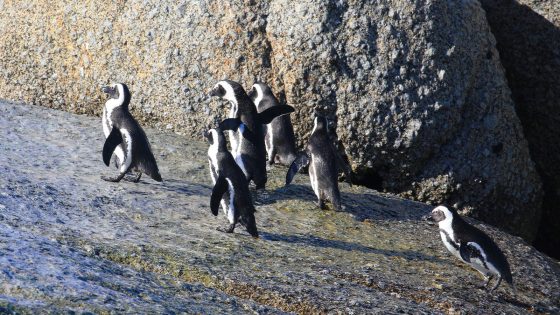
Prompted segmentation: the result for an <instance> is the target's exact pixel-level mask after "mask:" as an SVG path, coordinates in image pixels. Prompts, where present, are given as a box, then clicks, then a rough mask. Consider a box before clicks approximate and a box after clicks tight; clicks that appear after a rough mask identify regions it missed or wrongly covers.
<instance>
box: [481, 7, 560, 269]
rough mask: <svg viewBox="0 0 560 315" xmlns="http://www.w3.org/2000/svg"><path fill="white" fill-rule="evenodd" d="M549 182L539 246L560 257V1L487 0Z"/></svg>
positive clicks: (536, 153) (513, 87)
mask: <svg viewBox="0 0 560 315" xmlns="http://www.w3.org/2000/svg"><path fill="white" fill-rule="evenodd" d="M481 3H482V5H483V7H484V9H485V10H486V13H487V18H488V22H489V23H490V26H491V28H492V32H493V33H494V35H495V36H496V40H497V48H498V50H499V52H500V57H501V58H500V59H501V62H502V64H503V65H504V68H505V70H506V74H507V79H508V83H509V87H510V88H511V91H512V97H513V100H514V101H515V106H516V109H517V114H518V116H519V119H520V120H521V123H522V125H523V130H524V134H525V136H526V137H527V141H528V142H529V149H530V152H531V157H532V159H533V161H535V164H536V167H537V170H538V172H539V174H540V175H541V178H542V180H543V190H544V200H543V216H542V220H541V222H542V223H541V226H540V227H539V231H538V236H537V239H536V243H535V244H536V246H538V248H539V249H541V250H543V251H546V252H547V253H549V254H550V255H554V256H555V257H556V258H557V259H560V163H558V161H560V128H558V125H559V122H560V1H557V0H546V1H540V0H517V1H504V0H482V1H481Z"/></svg>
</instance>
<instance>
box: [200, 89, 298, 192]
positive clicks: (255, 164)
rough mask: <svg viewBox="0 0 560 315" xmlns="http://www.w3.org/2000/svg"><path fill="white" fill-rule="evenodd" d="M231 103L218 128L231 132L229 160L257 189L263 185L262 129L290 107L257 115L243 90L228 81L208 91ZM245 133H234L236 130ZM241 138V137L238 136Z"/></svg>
mask: <svg viewBox="0 0 560 315" xmlns="http://www.w3.org/2000/svg"><path fill="white" fill-rule="evenodd" d="M209 95H210V96H217V97H220V98H222V99H225V100H228V101H229V102H230V103H231V110H230V115H229V117H230V118H228V119H226V120H224V121H223V122H222V123H221V124H220V128H221V129H222V130H231V131H232V132H231V133H230V141H231V148H232V154H233V157H234V159H235V161H236V163H237V165H239V167H240V168H241V170H242V171H243V173H244V174H245V176H246V178H247V181H253V182H254V183H255V186H256V188H257V189H263V188H264V187H265V185H266V180H267V176H266V151H265V150H266V149H265V144H264V133H263V131H262V125H263V124H268V123H270V122H271V121H272V119H274V118H275V117H277V116H280V115H284V114H287V113H291V112H293V111H294V109H293V108H292V107H291V106H287V105H283V106H275V107H272V108H269V109H268V110H265V111H263V112H262V113H258V112H257V109H256V107H255V104H254V103H253V101H252V100H251V99H250V98H249V96H248V95H247V93H246V92H245V90H244V89H243V87H242V86H241V85H240V84H239V83H237V82H235V81H231V80H223V81H220V82H218V83H217V84H216V86H215V87H214V88H213V89H212V91H210V93H209ZM241 126H243V128H245V129H246V130H243V131H241V130H238V129H239V128H241ZM242 135H244V136H242Z"/></svg>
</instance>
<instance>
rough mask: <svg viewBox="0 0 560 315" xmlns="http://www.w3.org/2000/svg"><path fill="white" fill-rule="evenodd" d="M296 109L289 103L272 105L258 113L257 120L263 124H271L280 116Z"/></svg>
mask: <svg viewBox="0 0 560 315" xmlns="http://www.w3.org/2000/svg"><path fill="white" fill-rule="evenodd" d="M294 111H295V109H294V108H293V107H292V106H289V105H280V106H272V107H269V108H268V109H265V110H264V111H262V112H260V113H258V114H257V120H258V122H260V123H261V124H263V125H266V124H270V123H271V122H272V120H273V119H274V118H276V117H278V116H282V115H285V114H289V113H293V112H294Z"/></svg>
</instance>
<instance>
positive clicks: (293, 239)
mask: <svg viewBox="0 0 560 315" xmlns="http://www.w3.org/2000/svg"><path fill="white" fill-rule="evenodd" d="M261 237H262V238H263V239H265V240H268V241H272V242H285V243H290V244H300V245H304V246H312V247H319V248H330V249H340V250H345V251H359V252H362V253H365V254H377V255H384V256H387V257H401V258H404V259H406V260H425V261H430V262H438V263H443V261H442V260H441V259H439V258H437V257H435V256H430V255H426V254H423V253H420V252H416V251H410V250H404V251H398V250H389V249H377V248H372V247H368V246H364V245H362V244H357V243H351V242H345V241H340V240H329V239H325V238H321V237H318V236H314V235H307V234H306V235H282V234H276V233H268V232H261Z"/></svg>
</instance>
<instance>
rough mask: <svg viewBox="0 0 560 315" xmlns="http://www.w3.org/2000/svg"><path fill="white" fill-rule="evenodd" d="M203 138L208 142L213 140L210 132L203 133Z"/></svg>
mask: <svg viewBox="0 0 560 315" xmlns="http://www.w3.org/2000/svg"><path fill="white" fill-rule="evenodd" d="M202 136H203V137H204V138H205V139H206V140H208V141H210V140H211V139H212V135H211V134H210V132H209V131H208V130H206V131H203V132H202Z"/></svg>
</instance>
